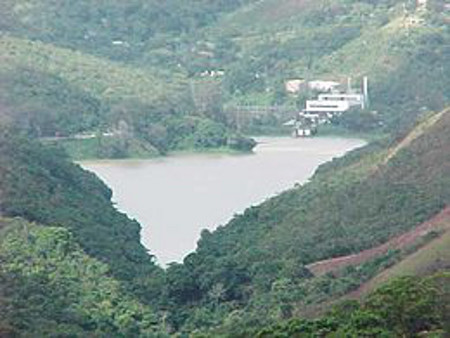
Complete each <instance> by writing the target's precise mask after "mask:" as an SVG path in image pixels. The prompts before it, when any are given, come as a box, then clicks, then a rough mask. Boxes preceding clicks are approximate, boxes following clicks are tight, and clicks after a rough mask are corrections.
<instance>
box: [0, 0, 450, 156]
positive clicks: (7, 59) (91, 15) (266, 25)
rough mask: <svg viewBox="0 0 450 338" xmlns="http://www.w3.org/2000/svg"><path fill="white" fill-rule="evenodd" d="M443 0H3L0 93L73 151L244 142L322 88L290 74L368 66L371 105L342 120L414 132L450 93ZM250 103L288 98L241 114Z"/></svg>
mask: <svg viewBox="0 0 450 338" xmlns="http://www.w3.org/2000/svg"><path fill="white" fill-rule="evenodd" d="M444 5H445V1H444V0H430V1H429V4H428V7H427V9H422V8H418V7H417V6H416V2H415V1H412V0H410V1H406V2H399V1H395V0H384V1H376V2H374V1H356V0H352V1H347V0H333V1H325V0H320V1H306V0H304V1H297V0H282V1H275V0H267V1H250V0H247V1H196V2H194V3H189V4H188V3H186V2H182V1H179V0H173V1H165V2H159V1H150V2H143V1H141V0H135V1H131V2H127V3H126V4H124V3H121V2H118V1H112V2H93V1H87V0H85V1H77V2H69V1H62V2H58V4H57V5H56V4H54V3H53V2H51V1H46V0H41V1H31V0H21V1H19V2H17V1H4V2H3V3H2V5H1V6H2V8H1V9H2V12H3V13H4V18H3V20H2V22H1V25H0V29H1V31H2V55H1V58H2V60H3V62H2V67H1V68H0V70H1V75H2V79H4V80H3V81H2V97H1V98H0V99H1V101H0V102H1V104H2V106H3V107H4V109H3V110H7V111H9V112H12V115H14V116H16V117H17V118H18V119H19V124H20V125H21V126H22V127H24V128H27V130H28V131H29V133H30V134H34V135H38V136H55V135H56V136H74V135H77V134H79V133H85V134H88V135H90V137H91V139H87V140H86V139H83V141H80V140H78V141H73V140H72V142H68V143H69V144H68V145H67V147H66V148H68V149H69V150H70V151H71V153H74V152H73V151H72V150H73V149H75V148H76V147H78V149H81V151H79V154H76V153H75V155H76V156H78V157H83V155H85V157H126V156H133V157H142V156H154V155H156V154H165V153H167V152H168V151H171V150H179V149H192V148H195V149H205V148H220V147H224V146H232V147H235V148H242V149H243V150H248V149H249V148H251V147H252V144H251V143H247V142H245V140H240V139H237V140H236V136H239V135H238V134H239V133H238V131H241V132H244V133H261V132H264V131H268V130H278V131H280V130H281V129H280V128H281V125H282V123H283V122H285V121H287V120H288V119H290V118H291V117H292V116H293V115H294V114H295V112H296V111H297V110H298V109H301V108H303V105H304V101H305V99H306V98H308V97H311V96H312V95H314V94H315V93H314V92H309V91H305V92H302V93H300V94H298V95H290V94H288V93H287V92H286V90H285V83H286V81H288V80H290V79H302V80H305V81H309V80H317V79H319V80H337V81H340V82H346V79H347V78H348V77H352V78H353V81H354V83H355V84H356V83H357V82H359V81H360V79H361V78H362V77H363V76H368V77H369V81H370V102H371V105H370V108H369V109H367V110H366V111H355V112H352V113H350V114H347V115H346V116H344V117H343V118H342V119H339V120H337V121H334V122H335V123H336V124H338V125H339V126H340V127H343V128H344V129H350V130H352V131H357V132H361V131H364V132H380V131H381V132H390V133H391V132H399V131H400V132H406V131H407V130H408V128H411V127H412V126H413V125H414V123H415V121H416V119H417V118H420V117H421V115H422V114H423V113H424V112H426V111H429V110H434V111H438V110H441V109H443V107H444V106H446V105H447V104H448V103H449V99H450V98H449V97H448V92H449V88H450V84H449V82H448V79H449V78H450V76H449V71H450V70H449V66H448V62H446V60H447V58H448V56H449V51H450V49H449V47H448V46H449V45H450V33H449V29H448V20H449V15H450V13H449V12H448V11H446V10H445V8H446V7H444ZM24 55H26V57H24ZM246 106H257V107H260V108H261V109H263V110H264V109H265V107H273V106H276V107H283V108H280V112H282V113H276V114H274V113H272V112H270V110H268V111H267V113H266V114H263V115H262V116H261V115H258V114H257V115H256V116H252V115H250V116H244V117H243V116H240V115H236V114H238V113H237V112H239V111H240V110H239V107H246ZM237 116H238V117H237ZM113 134H114V135H115V137H111V135H113ZM104 135H108V136H109V137H104ZM193 135H194V136H193ZM93 136H97V137H95V138H94V137H93ZM93 139H95V140H93ZM72 143H75V146H73V144H72Z"/></svg>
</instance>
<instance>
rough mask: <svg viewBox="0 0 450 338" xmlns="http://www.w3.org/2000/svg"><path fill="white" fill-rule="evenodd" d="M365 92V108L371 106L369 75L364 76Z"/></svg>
mask: <svg viewBox="0 0 450 338" xmlns="http://www.w3.org/2000/svg"><path fill="white" fill-rule="evenodd" d="M363 94H364V107H363V109H365V108H368V107H369V78H368V77H367V76H364V79H363Z"/></svg>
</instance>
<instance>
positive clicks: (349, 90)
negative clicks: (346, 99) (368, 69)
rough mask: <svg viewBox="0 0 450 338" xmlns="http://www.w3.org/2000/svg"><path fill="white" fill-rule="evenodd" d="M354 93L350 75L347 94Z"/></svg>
mask: <svg viewBox="0 0 450 338" xmlns="http://www.w3.org/2000/svg"><path fill="white" fill-rule="evenodd" d="M351 93H352V78H351V77H348V78H347V94H351Z"/></svg>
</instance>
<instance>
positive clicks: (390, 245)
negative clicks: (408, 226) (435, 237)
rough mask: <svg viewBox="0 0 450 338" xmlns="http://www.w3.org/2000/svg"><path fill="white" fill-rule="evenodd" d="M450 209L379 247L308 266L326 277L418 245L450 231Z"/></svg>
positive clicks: (313, 271) (316, 273)
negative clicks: (428, 236)
mask: <svg viewBox="0 0 450 338" xmlns="http://www.w3.org/2000/svg"><path fill="white" fill-rule="evenodd" d="M449 220H450V207H447V208H445V209H444V210H443V211H441V212H440V213H439V214H437V215H436V216H435V217H433V218H432V219H430V220H429V221H427V222H425V223H423V224H421V225H419V226H418V227H416V228H415V229H414V230H411V231H409V232H407V233H405V234H403V235H401V236H398V237H395V238H392V239H391V240H389V241H388V242H386V243H385V244H383V245H380V246H378V247H375V248H372V249H368V250H364V251H361V252H360V253H358V254H354V255H349V256H344V257H337V258H332V259H327V260H324V261H320V262H316V263H313V264H310V265H308V266H307V268H308V269H309V270H310V271H311V272H312V273H313V274H314V275H316V276H321V275H324V274H326V273H328V272H334V271H338V270H340V269H342V268H344V267H347V266H352V265H360V264H362V263H364V262H366V261H368V260H370V259H372V258H375V257H377V256H380V255H383V254H385V253H387V252H388V251H389V250H400V249H404V248H406V247H408V246H410V245H413V244H414V243H416V242H417V241H418V240H419V239H420V238H422V237H423V236H425V235H426V234H428V233H430V232H431V231H437V230H448V229H450V222H448V221H449Z"/></svg>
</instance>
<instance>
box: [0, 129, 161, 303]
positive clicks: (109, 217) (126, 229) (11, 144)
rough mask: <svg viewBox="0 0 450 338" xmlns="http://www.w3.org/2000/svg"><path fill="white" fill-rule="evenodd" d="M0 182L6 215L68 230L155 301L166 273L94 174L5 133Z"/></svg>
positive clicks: (0, 136) (0, 140) (0, 139)
mask: <svg viewBox="0 0 450 338" xmlns="http://www.w3.org/2000/svg"><path fill="white" fill-rule="evenodd" d="M0 178H1V179H0V191H1V194H0V196H1V198H0V211H1V214H2V215H5V216H8V217H23V218H25V219H26V220H28V221H31V222H37V223H39V224H44V225H48V226H55V227H64V228H66V229H68V230H70V232H71V233H72V234H73V238H74V241H75V242H76V243H78V245H79V246H80V247H81V248H82V249H83V250H84V251H85V252H86V253H87V254H89V255H91V256H93V257H95V258H96V259H98V260H100V261H103V262H105V263H108V264H109V266H110V267H111V271H112V274H113V275H114V276H115V277H116V278H117V279H119V280H121V281H123V282H124V284H123V285H124V286H125V287H126V288H127V289H129V290H131V291H132V292H134V291H136V292H138V293H139V294H140V295H143V296H144V297H145V298H146V299H147V300H148V301H156V299H154V297H155V294H152V293H151V291H150V290H151V289H152V283H153V282H154V280H158V278H159V277H158V276H160V275H161V272H162V271H161V270H160V268H159V267H156V265H155V264H154V263H153V261H152V256H151V255H149V254H148V252H147V250H146V249H145V248H144V247H143V246H142V245H141V244H140V229H141V227H140V225H139V224H138V223H137V222H136V221H133V220H130V219H129V218H128V217H127V216H126V215H124V214H122V213H120V212H118V211H117V210H116V209H115V207H114V206H113V204H112V202H111V194H112V193H111V190H110V189H109V188H108V187H106V186H105V185H104V183H103V182H101V181H100V180H99V179H98V178H97V177H95V176H94V174H92V173H88V172H85V171H84V170H82V169H81V168H80V167H79V166H78V165H75V164H73V163H72V162H71V161H70V159H69V158H68V157H67V156H66V155H65V154H64V153H62V152H61V151H58V150H57V149H52V148H44V147H42V145H40V144H38V143H37V142H36V141H29V140H27V139H26V138H25V137H24V136H23V135H22V136H18V135H17V131H12V130H9V129H4V128H2V129H0ZM152 298H153V299H152Z"/></svg>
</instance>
